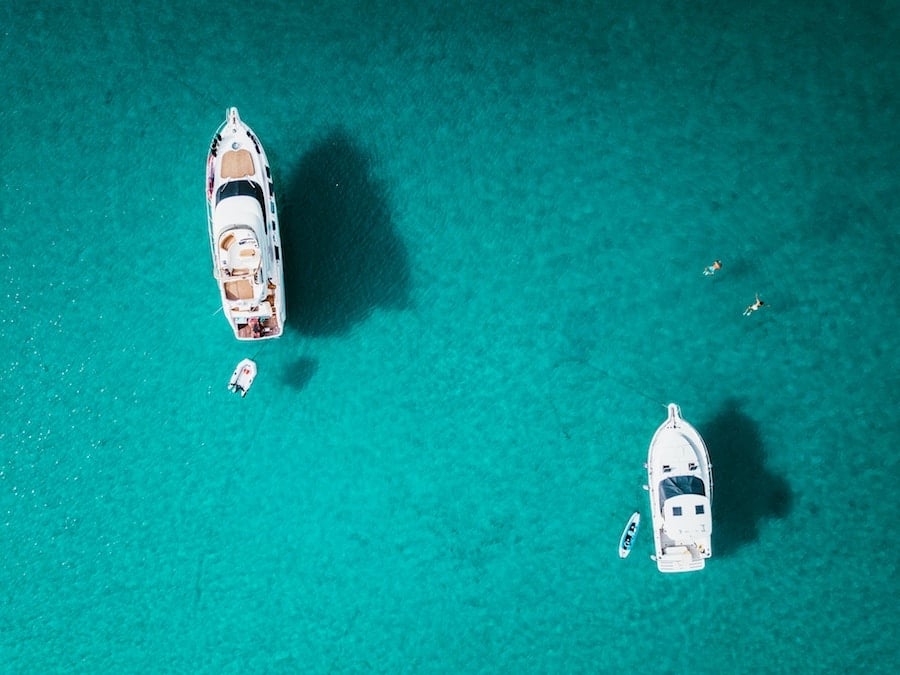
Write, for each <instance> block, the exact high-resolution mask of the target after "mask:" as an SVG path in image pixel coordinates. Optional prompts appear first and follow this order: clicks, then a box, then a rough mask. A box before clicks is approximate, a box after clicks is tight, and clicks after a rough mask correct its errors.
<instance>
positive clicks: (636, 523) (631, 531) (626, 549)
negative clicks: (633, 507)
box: [619, 511, 641, 558]
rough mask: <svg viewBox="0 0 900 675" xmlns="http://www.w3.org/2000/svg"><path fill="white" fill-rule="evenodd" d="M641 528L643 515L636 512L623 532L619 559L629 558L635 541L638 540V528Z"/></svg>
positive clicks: (620, 540)
mask: <svg viewBox="0 0 900 675" xmlns="http://www.w3.org/2000/svg"><path fill="white" fill-rule="evenodd" d="M640 526H641V514H640V512H639V511H635V512H634V513H632V514H631V518H629V519H628V524H626V525H625V529H624V530H622V536H621V537H620V538H619V557H620V558H627V557H628V554H629V553H631V549H632V548H633V547H634V540H635V538H637V533H638V528H640Z"/></svg>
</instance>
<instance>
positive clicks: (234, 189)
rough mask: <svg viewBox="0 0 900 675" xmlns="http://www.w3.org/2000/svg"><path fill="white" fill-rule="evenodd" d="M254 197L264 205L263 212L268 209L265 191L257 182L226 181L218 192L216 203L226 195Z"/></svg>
mask: <svg viewBox="0 0 900 675" xmlns="http://www.w3.org/2000/svg"><path fill="white" fill-rule="evenodd" d="M239 196H243V197H254V198H255V199H256V201H258V202H259V205H260V206H261V207H262V210H263V213H265V211H266V203H265V201H264V200H263V191H262V188H261V187H259V185H257V184H256V183H254V182H252V181H249V180H233V181H230V182H228V183H225V184H224V185H223V186H222V187H220V188H219V191H218V192H216V204H218V203H219V202H220V201H222V200H223V199H225V198H226V197H239Z"/></svg>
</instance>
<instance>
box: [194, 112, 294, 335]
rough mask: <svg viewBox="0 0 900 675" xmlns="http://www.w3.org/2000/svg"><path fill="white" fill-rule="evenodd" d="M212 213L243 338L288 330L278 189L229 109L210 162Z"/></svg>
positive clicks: (217, 261) (223, 280)
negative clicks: (279, 228) (277, 201)
mask: <svg viewBox="0 0 900 675" xmlns="http://www.w3.org/2000/svg"><path fill="white" fill-rule="evenodd" d="M206 212H207V217H208V220H209V243H210V247H211V249H212V259H213V276H215V278H216V281H217V282H218V284H219V294H220V295H221V297H222V309H223V310H224V313H225V318H226V319H228V324H229V325H230V326H231V330H233V331H234V336H235V337H236V338H237V339H238V340H259V339H266V338H276V337H279V336H280V335H281V334H282V332H283V331H284V320H285V306H284V278H283V277H284V274H283V271H282V267H283V265H282V260H281V235H280V232H279V230H278V210H277V209H276V207H275V187H274V185H273V184H272V172H271V170H270V169H269V161H268V160H267V159H266V152H265V150H263V147H262V144H261V143H260V142H259V139H257V138H256V135H255V134H254V133H253V131H252V130H251V129H250V127H248V126H247V125H246V124H244V123H243V122H242V121H241V118H240V115H238V111H237V108H229V109H228V111H227V112H226V115H225V122H224V123H223V124H222V126H220V127H219V129H218V131H217V132H216V135H215V137H214V138H213V140H212V143H211V144H210V147H209V156H208V157H207V160H206Z"/></svg>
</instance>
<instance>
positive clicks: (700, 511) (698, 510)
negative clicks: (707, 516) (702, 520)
mask: <svg viewBox="0 0 900 675" xmlns="http://www.w3.org/2000/svg"><path fill="white" fill-rule="evenodd" d="M705 512H706V509H704V508H703V504H697V505H696V506H695V507H694V513H696V514H697V515H698V516H700V515H703V514H704V513H705Z"/></svg>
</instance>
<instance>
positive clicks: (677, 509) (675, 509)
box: [672, 506, 681, 516]
mask: <svg viewBox="0 0 900 675" xmlns="http://www.w3.org/2000/svg"><path fill="white" fill-rule="evenodd" d="M672 515H673V516H680V515H681V507H680V506H673V507H672Z"/></svg>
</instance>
